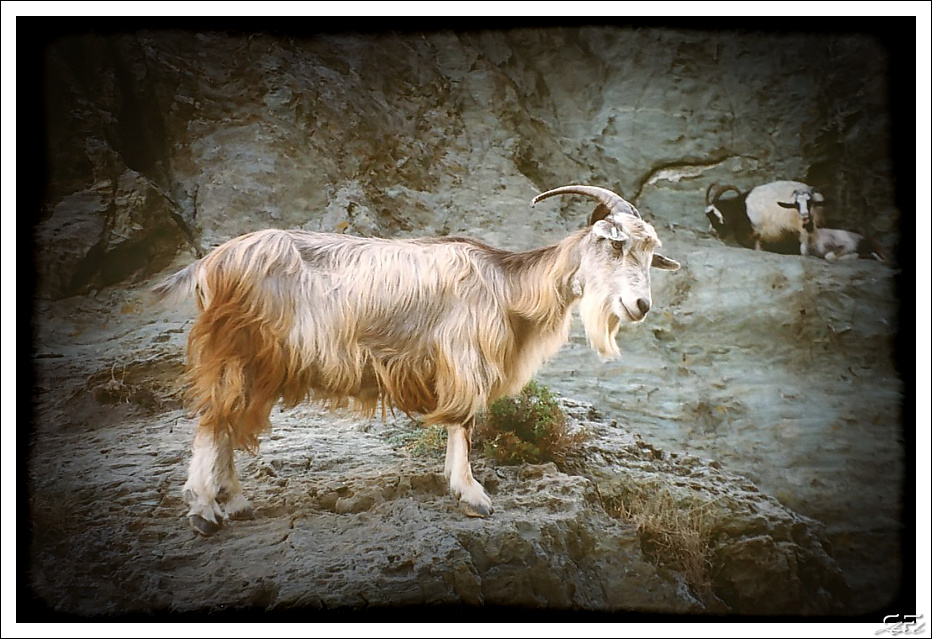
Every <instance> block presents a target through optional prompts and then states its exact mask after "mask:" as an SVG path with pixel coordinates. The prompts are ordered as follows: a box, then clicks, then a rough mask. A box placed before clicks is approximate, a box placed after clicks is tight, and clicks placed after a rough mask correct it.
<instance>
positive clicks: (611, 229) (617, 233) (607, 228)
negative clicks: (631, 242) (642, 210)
mask: <svg viewBox="0 0 932 639" xmlns="http://www.w3.org/2000/svg"><path fill="white" fill-rule="evenodd" d="M592 234H593V235H595V236H596V237H601V238H604V239H606V240H611V241H619V242H624V241H625V240H627V239H628V235H627V234H626V233H625V232H624V231H622V230H621V229H619V228H618V227H617V226H615V225H614V224H612V223H611V222H609V221H607V220H599V221H598V222H596V223H595V224H593V225H592Z"/></svg>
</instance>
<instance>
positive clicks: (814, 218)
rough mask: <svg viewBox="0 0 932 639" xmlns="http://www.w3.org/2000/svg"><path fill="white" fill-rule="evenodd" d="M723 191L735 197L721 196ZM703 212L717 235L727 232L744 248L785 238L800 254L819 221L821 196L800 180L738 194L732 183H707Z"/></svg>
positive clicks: (757, 246)
mask: <svg viewBox="0 0 932 639" xmlns="http://www.w3.org/2000/svg"><path fill="white" fill-rule="evenodd" d="M727 191H734V192H735V193H737V194H738V197H736V198H731V199H727V200H723V199H721V197H722V195H723V194H724V193H726V192H727ZM705 199H706V209H705V215H706V218H708V220H709V222H710V223H711V224H712V227H713V228H714V229H715V231H716V232H717V233H718V235H719V236H720V237H723V238H724V237H726V236H727V235H728V234H729V233H730V234H732V235H734V237H735V241H737V242H738V243H739V244H740V245H741V246H744V247H745V248H754V249H756V250H761V248H762V245H768V244H769V245H772V246H778V245H780V244H782V243H785V242H786V241H787V240H788V239H791V240H792V242H793V249H794V250H795V248H796V247H797V246H798V247H799V252H800V254H802V255H807V254H808V252H809V246H810V243H809V234H810V233H811V232H812V230H813V229H814V228H817V227H819V226H821V225H822V223H823V206H824V204H825V198H824V197H823V196H822V194H821V193H819V192H818V191H816V190H815V189H813V188H812V187H811V186H809V185H807V184H803V183H802V182H791V181H779V182H770V183H768V184H762V185H760V186H756V187H754V188H753V189H751V190H750V191H748V192H746V193H742V192H741V191H740V190H739V189H738V187H736V186H734V185H727V186H719V185H718V184H717V183H713V184H711V185H709V188H708V189H707V190H706V196H705Z"/></svg>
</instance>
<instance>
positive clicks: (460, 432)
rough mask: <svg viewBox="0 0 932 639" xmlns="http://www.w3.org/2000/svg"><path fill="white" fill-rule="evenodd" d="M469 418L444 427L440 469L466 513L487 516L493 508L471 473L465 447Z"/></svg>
mask: <svg viewBox="0 0 932 639" xmlns="http://www.w3.org/2000/svg"><path fill="white" fill-rule="evenodd" d="M471 431H472V421H470V422H467V423H466V424H456V425H453V426H448V427H447V457H446V461H445V463H444V467H443V473H444V475H445V476H446V478H447V479H448V480H449V482H450V492H451V493H453V496H454V497H456V498H457V499H459V500H460V507H461V508H462V509H463V512H465V513H466V514H467V515H469V516H470V517H488V516H490V515H491V514H492V512H494V509H493V508H492V500H491V499H489V496H488V495H487V494H486V492H485V489H484V488H483V487H482V484H480V483H479V482H477V481H476V480H475V479H474V478H473V476H472V468H471V467H470V465H469V449H470V447H471V442H470V436H471V434H472V433H471Z"/></svg>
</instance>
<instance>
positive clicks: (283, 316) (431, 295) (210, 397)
mask: <svg viewBox="0 0 932 639" xmlns="http://www.w3.org/2000/svg"><path fill="white" fill-rule="evenodd" d="M569 193H578V194H583V195H586V196H589V197H592V198H595V199H596V200H597V201H598V202H599V204H598V206H597V207H596V209H595V211H593V213H592V216H591V217H590V220H589V226H588V227H587V228H586V229H584V230H580V231H577V232H575V233H573V234H572V235H570V236H569V237H567V238H566V239H564V240H563V241H562V242H560V243H558V244H556V245H553V246H548V247H546V248H539V249H535V250H531V251H527V252H523V253H512V252H508V251H503V250H499V249H495V248H492V247H490V246H486V245H484V244H482V243H480V242H476V241H474V240H468V239H461V238H431V239H420V240H387V239H370V238H359V237H350V236H345V235H335V234H327V233H309V232H304V231H281V230H266V231H258V232H255V233H250V234H247V235H243V236H241V237H238V238H235V239H232V240H230V241H228V242H227V243H226V244H223V245H222V246H220V247H218V248H217V249H215V250H214V251H213V252H211V253H210V254H209V255H207V256H206V257H204V258H203V259H201V260H199V261H197V262H195V263H193V264H191V265H190V266H188V267H187V268H185V269H184V270H182V271H180V272H178V273H176V274H175V275H172V276H171V277H169V278H168V279H166V280H165V281H164V282H162V283H161V284H159V285H157V286H156V287H155V288H154V289H153V291H154V292H155V293H156V294H157V295H158V296H159V297H163V298H165V297H175V296H185V295H191V294H194V293H196V296H197V301H198V306H199V308H200V311H201V312H200V315H199V317H198V318H197V321H196V322H195V324H194V326H193V328H192V329H191V333H190V335H189V338H188V356H189V370H188V376H189V378H190V383H191V384H190V391H189V392H190V398H191V399H192V400H193V405H194V408H195V409H196V410H197V411H198V412H199V413H200V415H201V418H200V422H199V424H198V427H197V430H196V433H195V436H194V450H193V457H192V460H191V465H190V469H189V475H188V480H187V483H186V484H185V487H184V496H185V500H186V501H187V502H188V504H189V505H190V510H189V512H188V517H189V521H190V523H191V525H192V526H193V527H194V529H195V530H196V531H197V532H199V533H201V534H204V535H209V534H212V533H214V532H216V531H217V530H218V528H219V527H220V524H221V523H222V521H223V517H224V512H225V513H226V516H227V517H229V518H230V519H244V518H251V517H253V510H252V507H251V506H250V504H249V502H248V501H247V500H246V498H245V496H244V495H243V492H242V488H241V487H240V484H239V480H238V479H237V477H236V470H235V467H234V464H233V449H234V447H239V448H245V449H247V450H249V451H251V452H254V451H255V450H256V449H257V448H258V445H259V441H258V435H259V433H260V432H262V431H264V430H266V429H268V428H269V427H270V423H269V413H270V411H271V408H272V406H273V404H275V402H277V401H278V400H279V399H283V400H284V404H285V405H286V406H294V405H296V404H298V403H299V402H301V401H302V400H304V399H305V398H307V397H310V398H311V399H316V400H322V401H324V402H327V403H329V404H332V405H346V404H349V403H351V404H352V406H353V407H354V408H356V409H357V410H359V411H361V412H363V413H367V414H372V413H374V412H375V409H376V406H377V403H378V401H379V399H381V400H382V403H383V404H382V405H383V407H384V406H385V405H386V404H388V405H389V406H391V405H394V406H397V407H398V408H400V409H401V410H403V411H405V412H409V413H421V414H422V415H423V416H424V420H425V422H426V423H428V424H438V423H442V424H446V425H447V428H448V443H447V454H446V462H445V465H444V472H445V475H446V476H447V478H448V479H449V482H450V490H451V492H452V493H453V495H454V496H455V497H457V498H459V500H460V502H461V505H462V507H463V510H464V511H465V512H466V514H468V515H471V516H478V517H487V516H489V515H491V513H492V502H491V500H490V499H489V497H488V495H486V493H485V490H484V489H483V488H482V486H481V485H480V484H479V483H478V482H477V481H476V480H475V479H474V478H473V475H472V470H471V468H470V465H469V449H470V435H471V430H472V426H473V420H474V417H475V415H476V413H477V412H478V411H479V410H480V409H482V408H484V407H485V406H486V405H487V404H488V403H489V402H491V401H493V400H495V399H497V398H499V397H502V396H505V395H511V394H515V393H517V392H518V391H519V390H520V389H521V388H522V387H523V386H524V385H525V383H526V382H527V381H528V380H529V379H530V377H531V375H532V374H533V373H534V371H535V370H536V369H537V368H538V367H539V366H540V365H541V364H542V363H543V362H544V360H545V359H546V358H548V357H550V356H551V355H553V353H555V352H556V351H557V349H559V348H560V346H561V345H562V344H563V343H564V342H565V341H566V339H567V335H568V332H569V324H570V318H571V315H570V311H571V309H572V308H573V306H575V305H576V304H577V303H579V309H580V315H581V317H582V321H583V324H584V326H585V329H586V333H587V335H588V337H589V341H590V343H591V345H592V346H593V348H594V349H595V350H596V351H598V352H599V353H600V354H601V355H603V356H605V357H611V356H617V355H618V354H619V351H618V346H617V344H616V343H615V335H616V333H617V331H618V329H619V327H620V326H621V325H622V324H623V323H637V322H640V321H642V320H643V319H644V316H645V315H646V314H647V312H648V310H650V307H651V291H650V272H649V270H650V268H651V266H653V267H655V268H660V269H664V270H676V269H677V268H679V264H678V263H677V262H675V261H673V260H670V259H667V258H665V257H663V256H661V255H659V254H656V253H654V249H655V248H657V247H659V246H660V241H659V240H658V239H657V234H656V232H655V231H654V229H653V227H652V226H651V225H650V224H648V223H646V222H644V221H643V220H642V219H641V217H640V214H639V213H638V212H637V210H636V209H635V208H634V207H633V206H631V205H630V204H629V203H628V202H626V201H625V200H623V199H622V198H621V197H619V196H618V195H616V194H615V193H612V192H611V191H609V190H606V189H602V188H598V187H592V186H565V187H561V188H558V189H554V190H551V191H547V192H546V193H542V194H540V195H538V196H537V197H536V198H534V200H533V202H532V205H533V204H535V203H536V202H538V201H539V200H541V199H543V198H547V197H551V196H554V195H558V194H569ZM348 400H352V402H349V401H348Z"/></svg>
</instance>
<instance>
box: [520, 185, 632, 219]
mask: <svg viewBox="0 0 932 639" xmlns="http://www.w3.org/2000/svg"><path fill="white" fill-rule="evenodd" d="M565 193H577V194H579V195H588V196H589V197H591V198H595V199H596V200H598V201H599V206H597V207H595V210H594V211H593V212H592V215H590V216H589V225H590V226H592V225H593V224H595V223H596V222H598V221H599V220H601V219H604V218H606V217H608V216H609V215H611V214H612V213H625V214H627V215H633V216H634V217H636V218H640V217H641V214H640V213H638V210H637V209H636V208H634V207H633V206H631V204H629V203H628V202H627V201H626V200H624V199H623V198H622V197H621V196H620V195H618V194H617V193H613V192H612V191H609V190H608V189H603V188H601V187H599V186H585V185H582V184H573V185H570V186H561V187H559V188H556V189H551V190H550V191H546V192H544V193H541V194H540V195H538V196H537V197H535V198H534V199H533V200H531V206H534V205H535V204H537V203H538V202H539V201H541V200H543V199H544V198H548V197H551V196H553V195H563V194H565Z"/></svg>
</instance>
